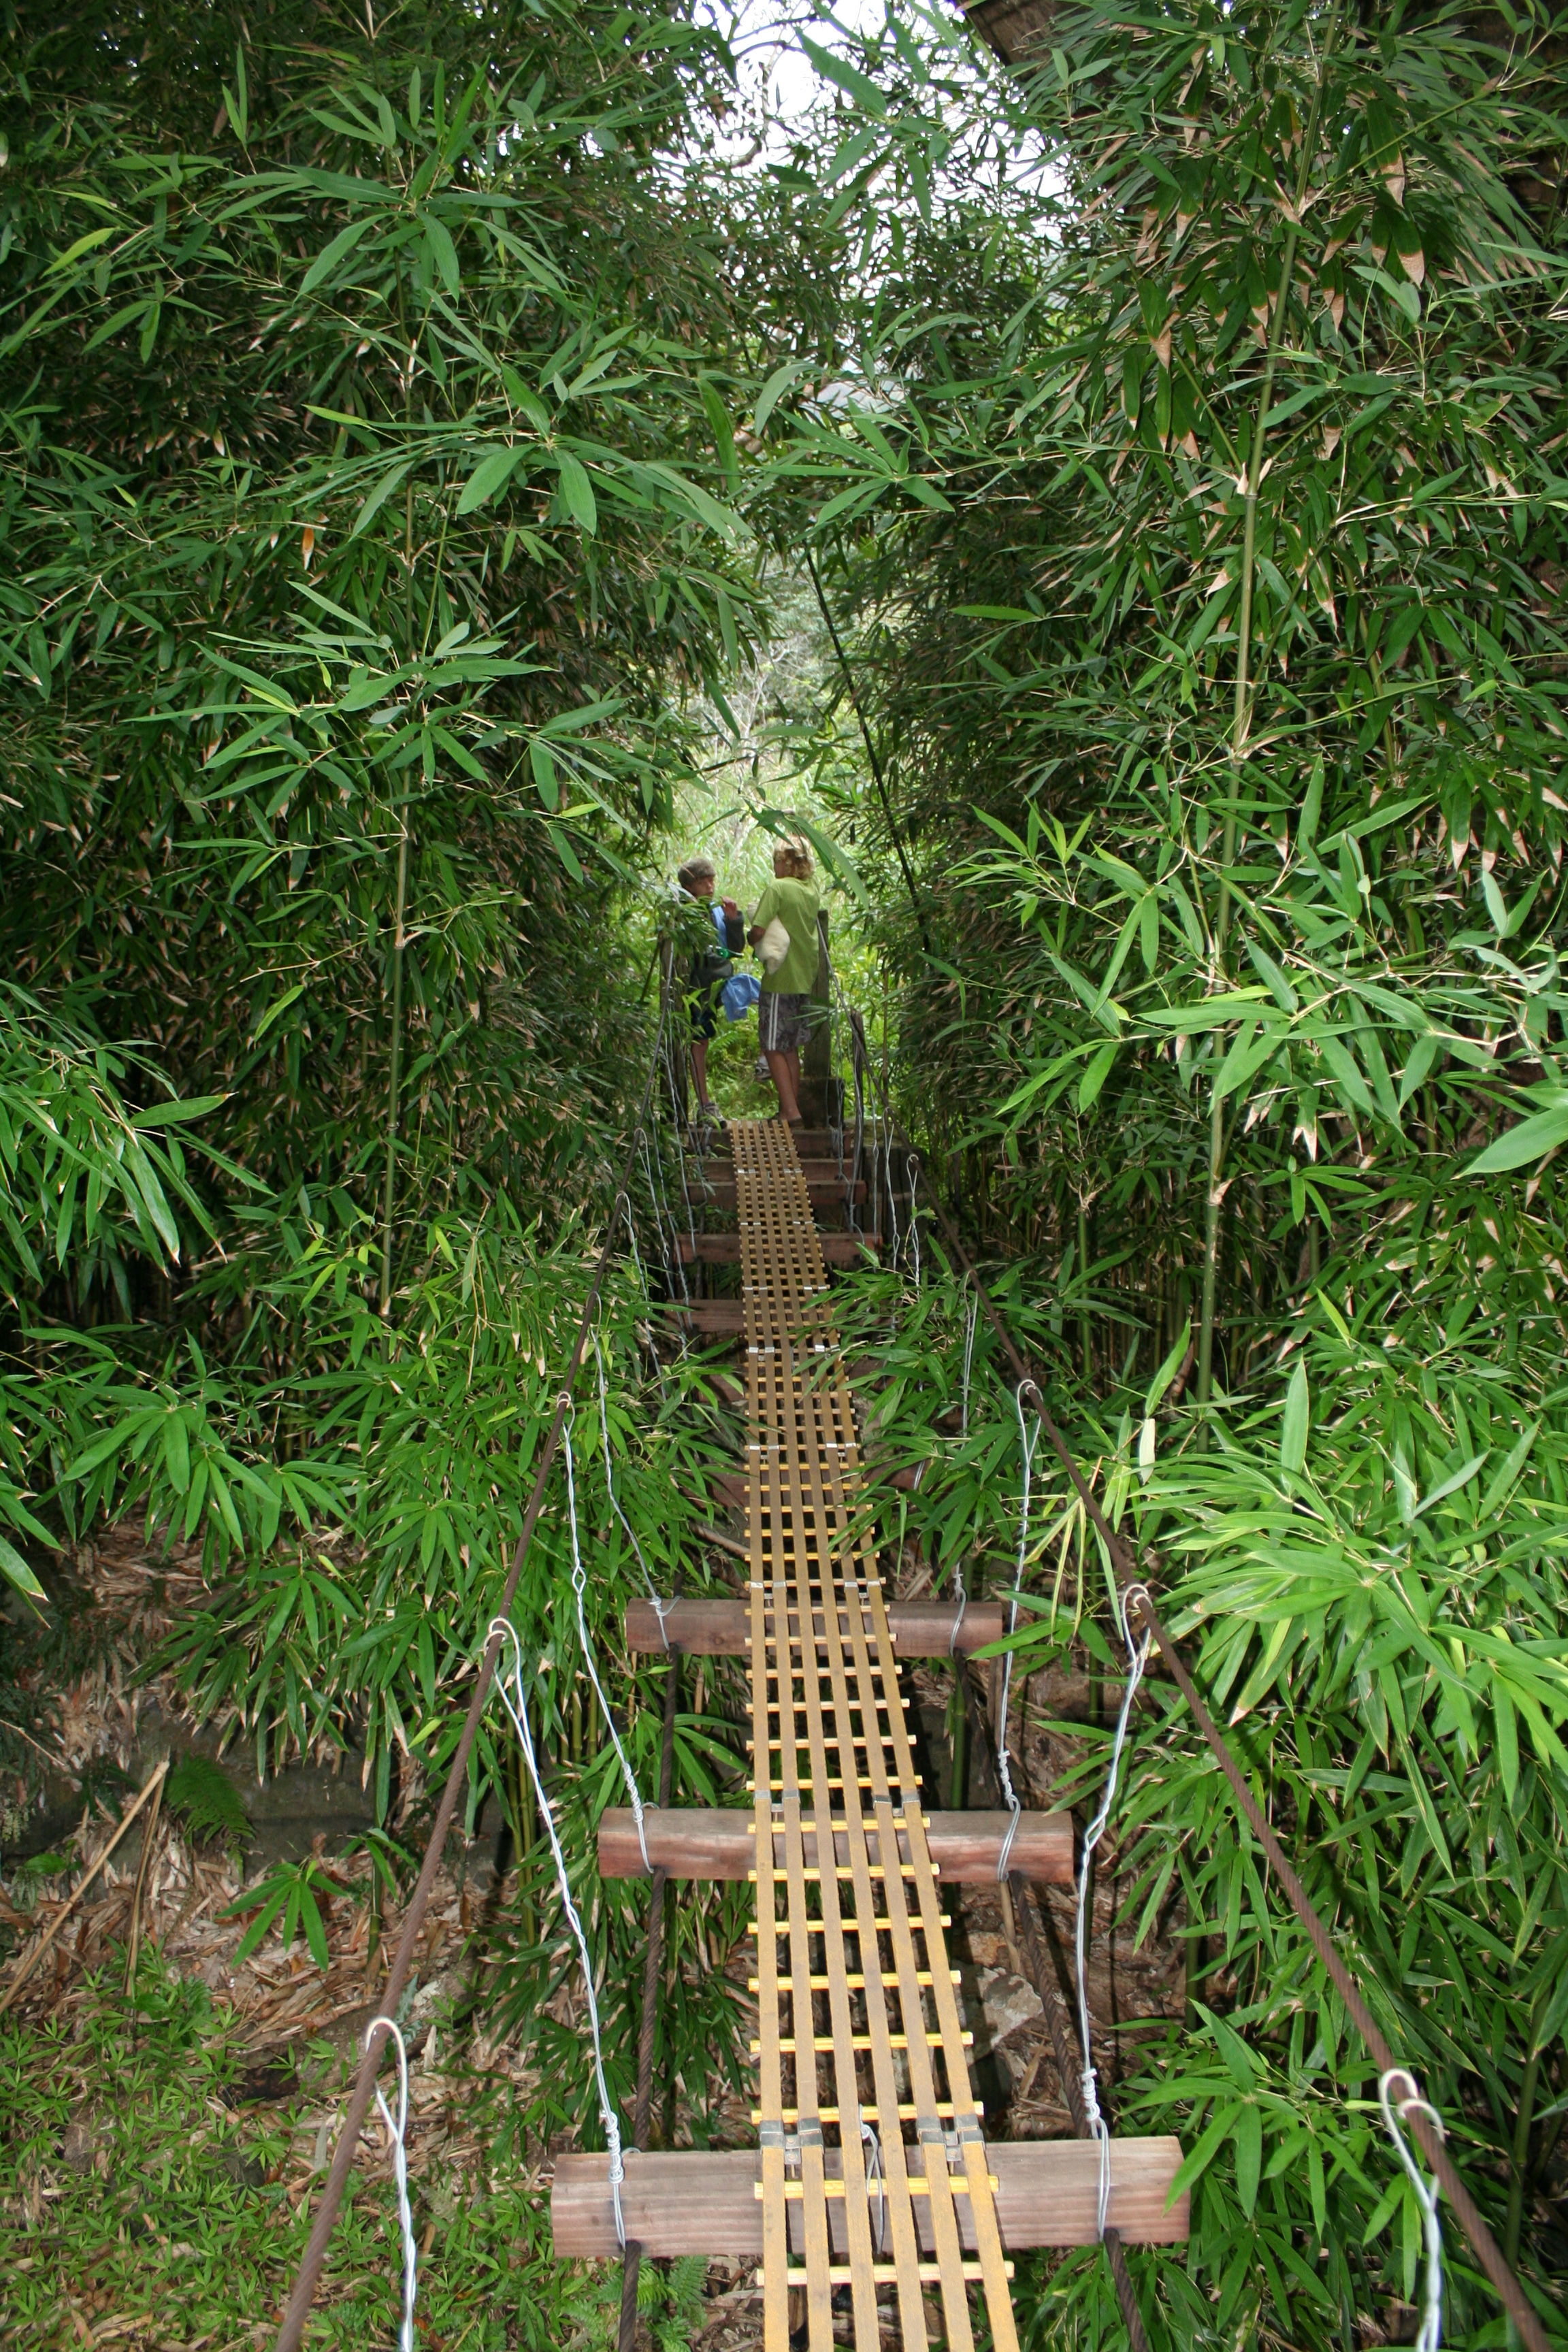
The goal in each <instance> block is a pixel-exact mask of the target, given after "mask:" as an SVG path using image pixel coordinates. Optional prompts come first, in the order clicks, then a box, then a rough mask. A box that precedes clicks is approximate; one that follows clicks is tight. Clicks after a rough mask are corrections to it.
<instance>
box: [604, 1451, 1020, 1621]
mask: <svg viewBox="0 0 1568 2352" xmlns="http://www.w3.org/2000/svg"><path fill="white" fill-rule="evenodd" d="M736 1483H737V1484H738V1483H739V1482H736ZM724 1499H726V1500H728V1499H729V1496H728V1495H726V1496H724ZM887 1612H888V1624H889V1630H890V1632H891V1633H892V1637H893V1650H894V1654H895V1655H896V1656H898V1657H900V1658H945V1657H947V1656H948V1655H949V1654H950V1652H949V1644H950V1642H951V1641H952V1621H953V1616H954V1614H955V1611H954V1607H953V1604H952V1601H889V1602H888V1603H887ZM750 1614H751V1612H750V1611H749V1610H748V1608H747V1605H746V1603H745V1602H744V1601H728V1600H724V1599H721V1598H718V1597H708V1596H705V1597H703V1598H702V1599H700V1600H691V1601H676V1602H675V1603H674V1604H673V1606H672V1607H669V1608H667V1610H666V1612H665V1622H666V1624H667V1625H668V1629H669V1639H670V1642H671V1643H672V1644H673V1646H674V1647H675V1648H677V1649H679V1650H681V1651H683V1652H684V1653H685V1654H686V1655H687V1656H688V1657H692V1658H740V1657H743V1656H744V1655H745V1652H746V1636H747V1626H748V1623H749V1622H750ZM799 1622H800V1621H799V1619H798V1617H796V1618H795V1619H793V1620H792V1624H791V1630H792V1632H795V1633H798V1629H799ZM822 1622H823V1620H822V1617H821V1615H820V1612H819V1613H818V1615H817V1618H816V1626H817V1630H818V1632H819V1633H820V1630H821V1627H822ZM1004 1630H1005V1628H1004V1626H1003V1622H1002V1604H1001V1602H1000V1601H971V1602H970V1603H969V1605H968V1607H967V1608H966V1609H965V1611H964V1612H963V1622H962V1623H961V1624H960V1626H959V1629H958V1643H957V1654H958V1655H959V1656H960V1657H961V1658H967V1657H973V1654H974V1653H975V1651H976V1650H984V1649H985V1648H986V1647H987V1646H988V1645H989V1644H990V1643H993V1642H999V1641H1000V1640H1001V1639H1002V1635H1003V1633H1004ZM626 1646H627V1648H628V1649H630V1650H634V1651H637V1652H645V1651H649V1650H662V1649H663V1647H664V1643H663V1642H662V1640H661V1639H660V1637H659V1630H658V1612H656V1610H655V1608H654V1605H653V1603H652V1601H627V1603H626Z"/></svg>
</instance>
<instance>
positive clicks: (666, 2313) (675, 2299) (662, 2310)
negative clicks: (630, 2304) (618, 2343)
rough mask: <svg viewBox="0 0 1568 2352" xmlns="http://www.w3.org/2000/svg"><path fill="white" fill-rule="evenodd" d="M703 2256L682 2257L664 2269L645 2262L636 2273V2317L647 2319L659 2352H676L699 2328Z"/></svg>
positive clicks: (701, 2309)
mask: <svg viewBox="0 0 1568 2352" xmlns="http://www.w3.org/2000/svg"><path fill="white" fill-rule="evenodd" d="M707 2272H708V2259H707V2256H706V2255H705V2254H681V2255H679V2256H678V2257H677V2259H676V2260H675V2261H674V2262H672V2263H669V2264H668V2266H667V2267H661V2266H660V2265H658V2264H657V2263H651V2262H647V2263H643V2265H642V2267H641V2268H640V2270H639V2271H638V2273H637V2315H638V2317H639V2318H642V2319H646V2320H647V2322H648V2324H649V2326H650V2328H651V2330H652V2334H653V2340H654V2342H655V2343H656V2344H657V2345H658V2347H659V2352H677V2347H680V2346H682V2345H686V2344H689V2343H690V2341H691V2339H692V2336H694V2335H695V2334H696V2333H697V2331H698V2329H699V2328H700V2326H701V2325H702V2322H703V2318H704V2312H703V2308H702V2283H703V2280H704V2278H705V2277H706V2275H707Z"/></svg>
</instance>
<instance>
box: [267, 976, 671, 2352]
mask: <svg viewBox="0 0 1568 2352" xmlns="http://www.w3.org/2000/svg"><path fill="white" fill-rule="evenodd" d="M663 1029H664V1023H663V1019H662V1017H661V1019H660V1023H659V1033H660V1035H661V1036H662V1034H663ZM657 1076H658V1043H657V1041H656V1044H655V1047H654V1052H653V1055H652V1058H651V1060H650V1062H649V1065H648V1074H647V1085H646V1086H645V1087H644V1089H643V1098H642V1102H641V1104H640V1105H639V1107H638V1109H637V1118H635V1120H634V1121H633V1123H632V1143H631V1146H630V1149H629V1150H628V1151H627V1153H626V1164H625V1166H624V1168H623V1169H622V1171H621V1181H620V1183H619V1185H618V1186H617V1187H616V1198H615V1203H614V1204H613V1205H612V1207H611V1211H610V1223H609V1227H608V1230H607V1231H606V1233H605V1240H604V1246H603V1247H602V1248H601V1250H600V1252H599V1256H598V1261H597V1263H596V1265H595V1268H594V1277H593V1280H592V1282H591V1283H590V1284H589V1286H588V1295H587V1297H586V1298H585V1299H584V1302H583V1312H582V1314H581V1316H580V1317H579V1318H578V1323H577V1336H576V1339H575V1341H574V1345H573V1349H572V1357H571V1361H570V1363H569V1364H568V1366H567V1370H566V1375H565V1379H564V1381H563V1384H562V1388H563V1395H562V1398H559V1399H558V1400H557V1402H556V1406H555V1413H554V1418H553V1419H552V1422H551V1424H550V1433H549V1435H548V1436H547V1437H546V1439H545V1441H544V1450H543V1452H542V1454H541V1455H540V1458H539V1468H538V1471H537V1473H536V1475H535V1477H534V1481H533V1491H532V1493H531V1495H530V1496H529V1498H528V1507H527V1509H526V1511H525V1512H524V1514H523V1520H522V1527H521V1530H520V1531H519V1534H518V1538H517V1544H516V1548H515V1549H514V1550H513V1552H512V1556H511V1566H510V1570H508V1571H507V1580H506V1583H505V1585H504V1586H503V1587H502V1589H501V1595H500V1606H499V1608H498V1609H497V1611H496V1612H495V1613H496V1620H497V1622H499V1621H500V1619H502V1618H505V1617H508V1616H510V1612H511V1604H512V1600H513V1596H514V1595H515V1593H516V1591H517V1588H518V1584H519V1581H520V1580H521V1575H522V1570H523V1566H524V1563H525V1562H526V1560H527V1559H528V1554H529V1549H530V1547H531V1544H532V1542H533V1531H534V1529H535V1528H536V1527H537V1526H538V1524H539V1515H540V1512H541V1511H542V1509H543V1507H544V1490H545V1486H546V1484H547V1482H548V1480H549V1476H550V1471H551V1465H552V1463H553V1462H554V1459H555V1454H556V1449H557V1448H558V1446H559V1445H560V1443H561V1431H562V1425H563V1422H564V1420H565V1417H566V1416H565V1405H564V1402H563V1399H566V1398H569V1396H570V1391H571V1387H572V1383H573V1381H574V1380H575V1379H576V1377H577V1373H578V1371H579V1370H580V1369H581V1367H582V1362H583V1357H584V1351H585V1349H586V1348H587V1345H588V1333H589V1331H590V1329H591V1328H592V1327H593V1320H594V1316H595V1311H596V1309H597V1307H598V1303H599V1293H600V1291H601V1289H602V1288H603V1286H604V1281H605V1275H606V1274H607V1273H608V1271H609V1265H610V1253H611V1251H612V1249H613V1248H614V1246H615V1240H616V1230H617V1228H618V1226H619V1223H620V1213H619V1203H620V1201H621V1198H622V1196H623V1194H624V1193H625V1192H626V1187H627V1185H628V1183H629V1182H630V1181H631V1173H632V1166H633V1162H634V1160H635V1159H636V1155H637V1137H638V1136H639V1135H640V1133H641V1131H642V1124H643V1121H644V1119H645V1118H647V1115H648V1106H649V1104H650V1102H651V1101H652V1098H653V1089H654V1082H655V1079H656V1078H657ZM502 1638H503V1637H502V1635H501V1634H500V1633H499V1632H497V1631H495V1630H494V1629H493V1627H492V1631H491V1633H490V1635H489V1640H488V1641H487V1642H486V1643H485V1650H484V1655H483V1657H482V1658H481V1660H480V1662H479V1673H478V1675H476V1677H475V1680H474V1689H473V1696H471V1698H470V1699H469V1701H468V1714H467V1716H466V1717H465V1718H464V1721H463V1728H462V1732H461V1734H460V1736H459V1738H458V1745H457V1748H456V1750H455V1752H454V1754H453V1757H452V1762H451V1768H450V1769H449V1770H448V1772H447V1785H446V1787H445V1789H444V1790H442V1792H441V1802H440V1804H439V1805H438V1806H437V1811H436V1820H435V1822H434V1825H433V1826H432V1828H431V1832H430V1837H429V1842H428V1843H427V1844H426V1848H425V1859H424V1861H423V1863H422V1864H421V1865H420V1870H419V1877H418V1881H417V1884H416V1886H415V1889H414V1893H413V1895H412V1897H411V1899H410V1901H409V1906H408V1909H407V1911H406V1912H405V1915H404V1920H403V1932H402V1934H401V1935H400V1936H399V1937H398V1939H397V1949H396V1951H395V1953H394V1955H393V1959H392V1967H391V1969H390V1971H389V1972H388V1975H387V1979H386V1983H385V1986H384V1989H383V1991H382V2007H383V2009H384V2010H385V2011H387V2012H388V2013H389V2014H391V2015H395V2013H396V2010H397V2004H398V2001H399V2000H401V1998H402V1995H403V1989H404V1986H405V1983H406V1981H407V1979H408V1971H409V1969H410V1967H411V1966H412V1964H413V1959H414V1948H415V1945H416V1943H417V1941H418V1938H419V1931H420V1929H421V1927H423V1926H424V1924H425V1914H426V1911H427V1910H428V1909H429V1907H430V1897H431V1895H433V1893H434V1892H435V1887H436V1874H437V1870H438V1869H439V1867H440V1864H441V1856H442V1853H444V1851H445V1849H446V1844H447V1832H448V1831H449V1830H450V1828H451V1826H452V1818H453V1815H454V1814H455V1813H456V1811H457V1810H458V1795H459V1793H460V1792H461V1790H462V1786H463V1781H464V1779H465V1777H466V1776H467V1773H468V1758H469V1755H470V1754H471V1752H472V1750H473V1745H474V1740H475V1738H476V1736H477V1734H478V1732H479V1722H480V1718H481V1717H482V1716H483V1714H484V1711H485V1703H486V1701H487V1700H488V1699H489V1694H490V1685H491V1684H492V1683H493V1682H494V1680H495V1672H496V1661H497V1659H498V1658H499V1656H500V1648H501V1642H502ZM384 2047H385V2037H384V2036H382V2037H381V2039H380V2040H379V2041H378V2042H377V2045H376V2047H375V2048H374V2050H369V2051H367V2052H366V2053H365V2054H364V2056H363V2058H362V2059H361V2061H360V2069H359V2073H358V2074H357V2075H356V2076H355V2078H354V2086H353V2092H352V2093H351V2094H350V2097H349V2104H348V2112H347V2113H346V2115H345V2116H344V2117H343V2122H342V2129H341V2130H340V2132H339V2134H338V2141H337V2146H336V2147H335V2148H334V2149H333V2151H332V2162H331V2170H330V2171H329V2172H328V2174H327V2183H326V2187H325V2189H323V2191H322V2194H321V2205H320V2207H319V2209H318V2210H317V2214H316V2219H315V2222H314V2224H313V2226H312V2228H311V2231H310V2239H309V2242H308V2243H307V2244H306V2247H305V2252H304V2256H303V2258H302V2260H301V2262H300V2270H299V2274H298V2276H297V2277H296V2279H295V2281H294V2286H293V2290H292V2292H291V2294H289V2302H288V2305H287V2308H286V2309H285V2311H284V2314H283V2319H282V2323H281V2325H280V2326H279V2330H278V2337H277V2342H276V2345H275V2347H274V2352H299V2347H300V2341H301V2339H302V2337H303V2336H304V2333H305V2322H306V2320H307V2319H308V2317H309V2316H310V2305H311V2304H312V2302H313V2301H314V2300H315V2294H316V2288H317V2285H318V2284H319V2283H320V2280H321V2270H322V2266H323V2264H324V2263H325V2262H326V2259H327V2247H328V2244H329V2242H330V2241H331V2234H332V2229H333V2225H334V2223H335V2222H336V2221H337V2218H338V2209H339V2207H340V2206H341V2205H342V2201H343V2191H344V2189H346V2188H347V2187H348V2179H349V2172H350V2169H351V2168H352V2167H353V2159H354V2151H355V2149H356V2148H357V2147H358V2146H359V2140H360V2134H361V2132H362V2131H363V2128H364V2121H365V2117H366V2116H367V2115H368V2114H369V2113H370V2106H371V2100H372V2097H373V2095H374V2089H375V2077H376V2073H377V2069H378V2067H379V2065H380V2062H381V2054H382V2052H383V2050H384Z"/></svg>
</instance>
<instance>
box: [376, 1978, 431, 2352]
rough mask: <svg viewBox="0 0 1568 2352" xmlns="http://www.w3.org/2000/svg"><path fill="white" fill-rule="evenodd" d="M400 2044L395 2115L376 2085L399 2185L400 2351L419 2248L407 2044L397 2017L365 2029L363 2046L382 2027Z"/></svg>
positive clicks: (410, 2343)
mask: <svg viewBox="0 0 1568 2352" xmlns="http://www.w3.org/2000/svg"><path fill="white" fill-rule="evenodd" d="M383 2030H384V2031H385V2032H388V2033H390V2034H391V2036H392V2039H393V2041H394V2042H395V2043H396V2044H397V2115H396V2117H395V2119H394V2116H393V2113H392V2109H391V2108H390V2107H389V2106H388V2105H387V2104H386V2100H385V2097H384V2094H383V2092H382V2087H381V2084H379V2083H378V2084H376V2086H375V2104H376V2105H377V2106H378V2107H379V2108H380V2109H381V2120H382V2122H383V2123H384V2125H385V2126H386V2130H387V2137H388V2138H389V2139H390V2140H391V2142H392V2178H393V2179H394V2181H395V2184H396V2188H397V2229H398V2234H399V2236H400V2238H401V2240H402V2242H403V2320H402V2324H401V2326H399V2328H398V2331H397V2352H414V2295H415V2289H416V2283H417V2271H418V2248H417V2247H416V2244H415V2242H414V2215H413V2212H412V2210H411V2209H410V2207H409V2202H408V2144H407V2134H408V2052H407V2050H406V2048H405V2046H404V2040H403V2034H402V2032H401V2030H400V2028H399V2026H398V2024H397V2021H396V2020H395V2018H390V2017H385V2016H383V2017H373V2018H372V2019H371V2021H370V2023H369V2024H368V2025H367V2026H366V2027H365V2030H364V2046H365V2048H366V2050H367V2051H368V2050H369V2048H370V2045H371V2042H372V2040H373V2039H374V2036H375V2035H376V2034H377V2033H379V2032H382V2031H383Z"/></svg>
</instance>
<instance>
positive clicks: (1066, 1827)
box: [599, 1805, 1073, 1886]
mask: <svg viewBox="0 0 1568 2352" xmlns="http://www.w3.org/2000/svg"><path fill="white" fill-rule="evenodd" d="M925 1820H926V1844H927V1846H928V1847H929V1849H930V1852H931V1861H932V1863H933V1864H935V1867H936V1874H937V1876H938V1877H939V1878H942V1879H947V1880H949V1881H950V1882H952V1883H955V1884H958V1885H969V1886H984V1885H989V1886H994V1885H995V1884H996V1863H997V1858H998V1856H999V1855H1000V1853H1001V1851H1002V1846H1003V1842H1004V1840H1005V1836H1006V1833H1007V1821H1008V1816H1007V1815H1006V1814H1005V1813H982V1812H965V1813H928V1814H927V1815H926V1817H925ZM643 1830H644V1834H645V1835H646V1837H647V1852H648V1860H649V1862H650V1863H651V1864H652V1865H653V1867H654V1868H655V1869H656V1870H662V1871H664V1872H665V1873H666V1874H668V1876H669V1877H671V1878H699V1879H709V1878H711V1879H742V1878H750V1877H752V1875H753V1874H754V1872H755V1869H756V1845H757V1840H756V1822H755V1821H754V1819H753V1817H752V1814H751V1813H750V1812H749V1811H748V1812H743V1813H742V1812H725V1811H721V1810H720V1809H719V1808H718V1807H716V1806H712V1805H671V1806H669V1807H668V1809H665V1810H661V1809H660V1808H659V1807H658V1806H649V1807H648V1808H647V1811H645V1812H644V1814H643ZM783 1838H784V1827H783V1824H782V1822H781V1823H780V1824H779V1826H778V1827H777V1829H776V1830H775V1832H774V1844H775V1846H776V1847H778V1848H779V1850H780V1853H779V1858H780V1859H781V1861H782V1859H783V1852H782V1843H781V1842H782V1840H783ZM834 1843H835V1853H836V1858H837V1861H838V1862H839V1863H841V1864H844V1863H847V1861H848V1859H849V1843H848V1839H847V1835H846V1834H845V1833H844V1832H839V1833H838V1834H837V1837H836V1839H835V1842H834ZM866 1843H867V1855H868V1861H869V1864H870V1865H871V1867H872V1868H873V1869H874V1870H880V1869H881V1868H882V1866H883V1864H882V1852H881V1845H880V1842H879V1835H878V1832H876V1831H875V1830H872V1831H870V1832H868V1837H867V1842H866ZM898 1847H899V1859H900V1863H901V1864H905V1865H906V1866H908V1865H909V1864H910V1840H909V1835H908V1832H906V1831H905V1830H903V1828H902V1827H901V1826H900V1832H899V1838H898ZM801 1861H802V1866H803V1868H804V1869H805V1871H806V1872H807V1874H810V1873H811V1872H813V1871H815V1870H816V1869H817V1868H818V1866H819V1862H818V1855H817V1851H816V1830H815V1829H814V1828H812V1827H810V1826H809V1825H807V1824H805V1823H803V1824H802V1828H801ZM1008 1868H1009V1869H1010V1870H1016V1871H1021V1872H1022V1873H1023V1874H1024V1876H1025V1877H1026V1878H1034V1879H1039V1880H1042V1881H1044V1882H1046V1883H1047V1884H1049V1885H1057V1886H1067V1885H1070V1884H1071V1883H1072V1874H1073V1843H1072V1820H1071V1816H1070V1815H1069V1814H1067V1813H1025V1814H1024V1816H1023V1817H1022V1819H1021V1820H1020V1822H1019V1823H1018V1830H1017V1834H1016V1836H1015V1838H1014V1840H1013V1846H1012V1851H1011V1853H1010V1854H1009V1856H1008ZM599 1875H600V1876H601V1878H641V1877H642V1876H644V1875H645V1873H644V1870H643V1859H642V1847H641V1845H640V1844H639V1843H638V1841H637V1824H636V1822H634V1820H633V1818H632V1815H631V1812H630V1811H629V1810H628V1809H627V1808H626V1807H625V1806H619V1805H613V1806H610V1807H609V1808H608V1809H607V1810H606V1811H605V1812H604V1813H603V1814H602V1815H601V1816H600V1820H599Z"/></svg>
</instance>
